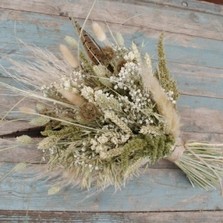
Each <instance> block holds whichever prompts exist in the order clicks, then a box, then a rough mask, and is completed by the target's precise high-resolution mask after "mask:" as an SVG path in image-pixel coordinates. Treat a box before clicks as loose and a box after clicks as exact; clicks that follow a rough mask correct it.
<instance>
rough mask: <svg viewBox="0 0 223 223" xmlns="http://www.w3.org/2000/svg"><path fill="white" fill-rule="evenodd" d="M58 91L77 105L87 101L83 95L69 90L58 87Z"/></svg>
mask: <svg viewBox="0 0 223 223" xmlns="http://www.w3.org/2000/svg"><path fill="white" fill-rule="evenodd" d="M58 91H59V92H60V93H61V94H62V95H63V97H64V98H66V99H67V100H68V101H69V102H71V103H72V104H74V105H76V106H81V105H83V104H84V103H85V102H86V101H85V99H84V98H83V97H81V96H80V95H79V94H76V93H74V92H72V91H69V90H64V89H58Z"/></svg>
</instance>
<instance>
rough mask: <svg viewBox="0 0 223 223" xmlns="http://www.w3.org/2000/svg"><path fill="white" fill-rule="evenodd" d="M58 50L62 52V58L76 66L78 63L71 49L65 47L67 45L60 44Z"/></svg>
mask: <svg viewBox="0 0 223 223" xmlns="http://www.w3.org/2000/svg"><path fill="white" fill-rule="evenodd" d="M60 52H61V53H62V55H63V57H64V59H65V60H66V61H67V62H68V63H69V64H70V66H72V67H73V68H77V67H78V66H79V63H78V61H77V59H76V58H75V57H74V55H73V54H72V53H71V51H70V50H69V49H68V48H67V46H65V45H63V44H60Z"/></svg>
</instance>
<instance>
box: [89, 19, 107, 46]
mask: <svg viewBox="0 0 223 223" xmlns="http://www.w3.org/2000/svg"><path fill="white" fill-rule="evenodd" d="M92 28H93V31H94V33H95V35H96V37H97V39H98V40H99V41H101V42H104V41H105V40H106V39H107V37H106V34H105V32H104V30H103V29H102V27H101V26H100V25H99V24H98V23H97V22H93V23H92Z"/></svg>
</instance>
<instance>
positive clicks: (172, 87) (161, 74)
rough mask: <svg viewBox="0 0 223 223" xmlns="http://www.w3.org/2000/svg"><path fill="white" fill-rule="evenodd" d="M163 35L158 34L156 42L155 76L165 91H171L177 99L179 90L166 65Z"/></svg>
mask: <svg viewBox="0 0 223 223" xmlns="http://www.w3.org/2000/svg"><path fill="white" fill-rule="evenodd" d="M163 36H164V35H163V34H161V35H160V38H159V42H158V49H157V51H158V69H157V70H156V72H155V76H156V78H157V79H158V80H159V82H160V85H161V86H162V87H163V89H165V91H166V92H169V91H172V92H173V98H174V100H177V99H178V97H179V92H178V90H177V85H176V82H175V80H173V79H172V77H171V75H170V73H169V69H168V67H167V63H166V55H165V51H164V45H163Z"/></svg>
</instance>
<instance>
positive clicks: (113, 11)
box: [0, 0, 223, 223]
mask: <svg viewBox="0 0 223 223" xmlns="http://www.w3.org/2000/svg"><path fill="white" fill-rule="evenodd" d="M91 4H92V1H89V0H82V1H80V0H64V1H60V0H48V1H45V0H30V1H25V0H14V1H8V0H0V30H1V33H0V64H1V65H3V66H4V67H5V68H8V67H9V63H8V61H7V57H10V58H11V57H12V58H14V59H16V60H21V61H26V60H27V58H29V55H28V54H27V53H26V51H25V49H24V47H23V45H22V44H21V43H19V41H18V39H22V40H23V41H24V42H25V43H28V44H35V45H37V46H39V47H44V48H47V49H49V50H50V51H52V52H53V53H55V54H57V55H59V53H58V44H59V43H61V42H63V38H64V36H65V35H71V36H75V37H76V38H77V36H76V35H75V34H74V31H73V27H72V25H71V24H70V22H69V20H68V18H67V16H68V15H74V16H75V18H77V19H78V20H79V22H80V23H82V22H83V19H84V18H85V17H86V15H87V13H88V11H89V9H90V7H91ZM91 19H92V20H97V21H98V22H99V23H100V24H102V25H103V26H104V27H105V28H106V24H105V22H104V21H107V23H108V25H109V27H110V28H111V30H112V31H114V32H116V31H120V30H121V32H122V34H123V36H124V38H125V40H126V43H127V45H130V44H131V42H132V41H134V42H136V44H137V45H138V46H139V47H140V46H141V43H142V41H143V40H144V42H143V43H144V47H143V48H142V51H144V52H145V51H148V52H149V53H150V54H151V55H152V59H153V62H154V65H155V64H156V62H157V57H156V43H157V39H158V37H159V35H160V33H161V32H162V31H164V32H165V48H166V54H167V58H168V64H169V68H170V71H171V73H172V74H173V76H174V78H175V79H176V80H177V83H178V86H179V90H180V93H181V97H180V100H179V102H178V109H179V113H180V115H181V120H182V137H183V139H185V140H200V141H209V142H223V127H222V126H223V118H222V117H223V88H222V86H223V64H222V58H223V44H222V40H223V34H222V33H223V7H222V6H215V5H213V4H208V3H202V2H198V1H194V0H186V1H184V0H183V1H178V0H167V1H162V0H140V1H135V0H128V1H127V0H121V1H116V0H113V1H102V0H98V1H97V3H96V5H95V8H94V10H93V11H92V14H91V15H90V20H91ZM90 24H91V23H88V24H87V29H89V28H90ZM0 81H4V82H6V83H9V84H12V85H17V83H16V82H15V81H13V80H12V79H11V78H7V77H5V76H4V72H3V71H2V70H1V69H0ZM18 100H19V97H18V96H17V95H16V93H15V92H10V91H8V90H7V89H5V88H2V87H0V117H2V116H3V115H4V114H5V110H6V108H10V107H12V106H13V104H15V102H17V101H18ZM23 103H24V104H23V105H27V104H29V106H30V102H23ZM21 105H22V104H21ZM33 106H34V104H33ZM9 117H10V118H17V119H18V121H17V122H16V125H14V123H12V122H9V123H8V122H5V121H2V122H1V123H0V135H1V134H7V133H11V132H16V131H18V130H23V129H27V128H29V127H30V125H29V124H28V122H26V121H22V120H24V119H25V118H26V117H24V116H19V115H18V113H12V114H10V116H9ZM36 140H37V141H38V140H39V139H36ZM0 143H3V142H2V141H1V142H0ZM4 143H5V144H7V141H4ZM2 145H3V144H2ZM40 160H41V152H40V151H38V150H36V147H35V146H31V147H24V146H18V147H17V148H15V149H13V150H9V151H4V152H3V151H1V154H0V210H1V211H0V222H9V221H12V222H24V221H27V222H40V221H43V222H44V221H45V222H115V223H116V222H127V223H129V222H143V223H144V222H163V219H165V222H173V223H175V222H176V223H177V222H183V223H184V222H185V223H186V222H198V223H200V222H204V223H206V222H219V223H220V222H222V218H223V199H222V197H221V195H220V192H218V191H212V192H206V191H203V190H201V189H199V188H192V187H191V185H190V184H189V182H188V180H187V178H186V177H185V175H184V174H183V173H182V172H181V171H180V170H179V169H177V168H176V166H174V165H173V164H171V163H170V162H167V161H161V162H159V163H158V164H156V165H155V166H153V167H151V168H150V169H148V170H146V171H145V172H144V174H143V175H141V176H140V177H138V178H134V179H133V180H131V181H130V182H129V184H127V185H126V187H125V188H123V190H122V191H117V192H116V193H114V189H113V188H108V189H106V190H105V191H103V192H99V193H97V194H94V193H93V192H92V191H90V192H84V191H81V190H80V189H77V188H69V187H67V188H64V190H62V191H61V192H59V194H56V195H52V196H47V191H48V189H49V187H50V185H52V183H53V182H52V181H47V180H46V178H44V179H39V178H38V177H37V176H38V174H37V173H40V172H44V170H45V166H44V165H43V166H40V165H38V163H39V162H40ZM23 161H31V163H32V164H31V165H30V166H29V167H28V168H27V169H26V170H23V171H22V172H14V171H12V170H13V168H14V167H15V165H16V164H17V163H19V162H23ZM9 173H11V174H9ZM7 174H9V175H8V177H5V176H7ZM15 210H16V211H15ZM19 210H21V211H19ZM201 210H202V211H201ZM204 210H205V211H204ZM215 210H218V211H215ZM44 211H48V212H44ZM69 211H70V212H69ZM81 212H83V213H81ZM106 212H107V213H106ZM113 212H114V213H113ZM121 212H122V213H121ZM136 212H138V213H136ZM144 212H145V213H144Z"/></svg>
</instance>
